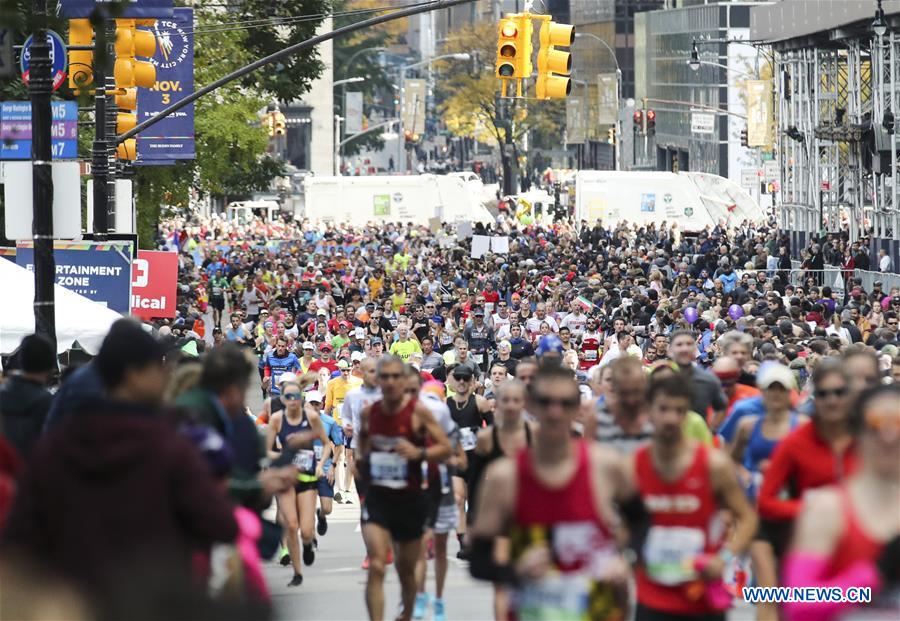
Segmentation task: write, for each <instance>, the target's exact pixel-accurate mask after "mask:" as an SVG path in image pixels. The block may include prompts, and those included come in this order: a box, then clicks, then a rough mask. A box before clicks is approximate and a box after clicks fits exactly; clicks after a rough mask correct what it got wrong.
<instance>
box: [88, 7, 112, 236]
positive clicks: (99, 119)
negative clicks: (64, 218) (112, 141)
mask: <svg viewBox="0 0 900 621" xmlns="http://www.w3.org/2000/svg"><path fill="white" fill-rule="evenodd" d="M95 36H96V47H95V53H94V84H95V85H96V86H97V87H96V88H95V89H94V125H95V127H96V135H95V136H94V144H93V147H92V149H91V174H92V176H93V181H94V183H93V186H94V187H93V193H94V214H93V215H94V239H95V240H97V241H105V240H106V235H107V233H108V232H109V187H108V185H107V184H108V180H109V174H110V172H109V142H108V140H107V132H106V129H107V114H106V113H107V110H106V66H107V64H108V63H107V61H106V59H107V57H108V50H107V36H106V20H105V19H104V20H103V21H102V22H101V23H100V26H98V27H97V28H96V35H95Z"/></svg>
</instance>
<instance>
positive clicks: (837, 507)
mask: <svg viewBox="0 0 900 621" xmlns="http://www.w3.org/2000/svg"><path fill="white" fill-rule="evenodd" d="M898 403H900V386H898V385H896V384H894V385H891V386H879V387H877V388H874V389H871V390H869V391H867V392H865V393H863V394H862V396H861V397H860V399H859V401H858V402H857V405H856V406H855V407H854V411H853V412H852V413H851V420H852V421H855V422H857V423H858V427H859V429H858V430H857V433H856V441H857V442H858V443H859V452H858V455H859V459H860V464H859V470H857V471H856V473H855V474H854V475H853V476H852V477H851V478H850V479H849V480H848V481H847V482H846V483H845V484H843V485H841V486H834V487H828V488H823V489H820V490H817V491H816V493H815V494H810V495H808V496H807V497H806V499H805V501H804V504H803V510H802V512H801V514H800V517H799V518H798V521H797V528H796V532H795V537H794V545H793V548H792V549H791V551H790V553H789V554H788V556H787V558H786V559H785V561H784V586H788V587H840V588H842V589H844V595H845V596H847V597H849V596H850V594H849V593H848V592H847V589H848V588H850V587H863V588H870V589H872V601H871V602H866V603H865V605H866V606H867V608H870V609H872V610H869V611H866V612H871V616H866V613H863V612H862V611H860V615H861V616H860V618H865V619H868V618H874V619H897V618H898V617H900V610H898V603H897V602H898V595H900V512H898V510H897V508H898V506H900V469H898V468H897V464H898V463H900V408H898V406H897V404H898ZM855 606H856V604H853V603H839V602H829V603H805V604H798V603H792V604H785V605H784V613H785V618H786V619H788V620H789V621H806V620H810V621H812V620H816V621H818V620H822V621H831V620H832V619H838V618H843V617H841V614H842V613H844V612H849V610H848V609H851V608H853V607H855Z"/></svg>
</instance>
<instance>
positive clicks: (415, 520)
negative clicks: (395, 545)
mask: <svg viewBox="0 0 900 621" xmlns="http://www.w3.org/2000/svg"><path fill="white" fill-rule="evenodd" d="M427 518H428V501H427V499H426V497H425V494H423V493H422V492H421V491H413V492H408V493H404V494H391V493H388V494H385V493H384V492H382V491H380V490H379V489H377V488H371V489H369V492H368V494H366V499H365V501H363V507H362V512H361V515H360V522H362V524H363V525H365V524H377V525H378V526H381V527H382V528H384V529H385V530H387V531H388V532H389V533H390V534H391V538H392V539H393V540H394V541H400V542H405V541H415V540H416V539H419V538H420V537H421V536H422V535H423V533H424V532H425V522H426V520H427Z"/></svg>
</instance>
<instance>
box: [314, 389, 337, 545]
mask: <svg viewBox="0 0 900 621" xmlns="http://www.w3.org/2000/svg"><path fill="white" fill-rule="evenodd" d="M304 398H305V399H306V403H308V404H309V405H310V407H312V408H313V409H314V410H315V411H316V414H318V415H319V419H320V420H321V421H322V427H323V428H324V429H325V435H326V436H327V437H328V439H329V443H328V446H327V447H326V445H325V444H323V443H322V441H321V440H315V441H313V450H314V451H315V453H316V459H317V460H320V461H322V462H323V465H322V472H323V476H321V477H320V478H319V481H318V493H319V508H318V509H317V510H316V532H317V533H319V535H320V536H324V535H325V533H327V532H328V516H329V515H331V511H332V509H333V504H334V502H333V501H334V480H335V476H334V470H335V465H334V464H335V462H334V460H333V459H332V456H333V455H334V449H335V447H338V446H342V445H343V444H344V431H343V429H341V426H340V425H339V424H338V423H337V421H336V420H334V418H332V417H331V416H329V415H328V414H325V413H324V412H323V411H322V405H323V402H324V397H322V393H321V392H319V391H318V390H310V391H309V392H307V393H305V395H304ZM313 541H314V542H315V543H316V546H315V547H316V548H318V541H316V540H313Z"/></svg>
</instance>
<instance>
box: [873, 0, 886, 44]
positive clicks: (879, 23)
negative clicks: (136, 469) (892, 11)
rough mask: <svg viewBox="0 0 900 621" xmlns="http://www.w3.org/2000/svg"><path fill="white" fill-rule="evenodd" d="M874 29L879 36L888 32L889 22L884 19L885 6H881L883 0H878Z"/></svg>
mask: <svg viewBox="0 0 900 621" xmlns="http://www.w3.org/2000/svg"><path fill="white" fill-rule="evenodd" d="M872 31H873V32H874V33H875V35H876V36H878V37H883V36H884V35H885V33H887V22H886V21H884V8H882V6H881V0H878V7H877V8H876V9H875V21H873V22H872Z"/></svg>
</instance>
